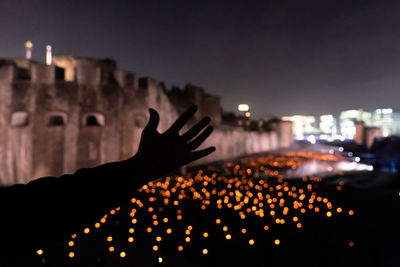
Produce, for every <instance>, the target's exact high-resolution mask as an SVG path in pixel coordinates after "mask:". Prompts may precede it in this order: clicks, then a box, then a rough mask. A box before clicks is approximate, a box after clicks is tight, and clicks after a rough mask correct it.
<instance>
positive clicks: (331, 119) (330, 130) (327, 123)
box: [319, 114, 337, 136]
mask: <svg viewBox="0 0 400 267" xmlns="http://www.w3.org/2000/svg"><path fill="white" fill-rule="evenodd" d="M319 120H320V123H319V129H320V130H321V132H322V133H323V134H326V135H331V136H334V135H336V134H337V122H336V118H335V116H333V115H330V114H329V115H321V116H320V117H319Z"/></svg>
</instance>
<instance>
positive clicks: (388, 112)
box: [371, 108, 400, 137]
mask: <svg viewBox="0 0 400 267" xmlns="http://www.w3.org/2000/svg"><path fill="white" fill-rule="evenodd" d="M371 124H372V126H375V127H379V128H381V130H382V135H383V136H385V137H386V136H389V135H400V112H399V111H395V110H393V109H391V108H378V109H375V110H374V111H373V112H372V119H371Z"/></svg>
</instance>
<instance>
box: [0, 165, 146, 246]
mask: <svg viewBox="0 0 400 267" xmlns="http://www.w3.org/2000/svg"><path fill="white" fill-rule="evenodd" d="M146 178H147V177H146V174H145V171H144V170H143V168H141V166H140V163H138V161H137V160H136V159H135V157H133V158H132V159H130V160H129V161H121V162H114V163H108V164H104V165H101V166H98V167H96V168H90V169H80V170H78V171H77V172H76V173H75V174H73V175H63V176H61V177H59V178H54V177H46V178H40V179H37V180H34V181H32V182H30V183H28V184H27V185H15V186H12V187H9V188H3V189H2V191H1V194H2V195H1V196H0V198H1V200H2V203H1V205H2V206H3V207H4V208H3V216H4V217H3V216H2V220H5V222H6V223H4V222H3V223H0V226H2V227H1V228H2V229H0V231H1V232H3V231H7V232H6V235H7V238H6V239H3V241H0V242H7V243H8V244H4V243H3V244H1V246H2V247H8V248H9V249H11V250H12V249H13V247H14V246H15V248H17V247H18V248H19V251H21V245H22V244H24V245H25V249H32V250H33V249H35V248H34V247H35V246H38V247H43V246H46V245H48V244H51V243H52V242H55V241H57V240H62V239H63V238H65V237H67V235H69V234H71V233H73V232H75V231H79V230H81V229H82V227H84V226H90V225H91V224H92V223H94V222H95V221H96V220H97V219H99V218H100V217H101V216H103V215H104V214H105V213H106V212H107V211H109V210H110V209H112V208H115V207H117V206H119V205H120V204H121V202H123V201H125V200H127V199H128V198H129V197H130V196H131V195H132V193H134V192H135V191H136V190H137V189H138V188H140V187H141V186H142V185H143V184H144V183H145V181H148V180H146ZM147 179H148V178H147ZM4 203H7V205H6V206H4ZM6 240H7V241H6ZM22 249H23V248H22Z"/></svg>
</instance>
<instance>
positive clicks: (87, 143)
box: [0, 56, 279, 185]
mask: <svg viewBox="0 0 400 267" xmlns="http://www.w3.org/2000/svg"><path fill="white" fill-rule="evenodd" d="M193 104H195V105H197V106H198V107H199V110H198V112H197V113H196V117H195V118H194V120H192V121H191V122H190V123H192V124H193V123H195V122H196V121H197V120H199V119H200V118H202V117H204V116H210V117H211V119H212V123H213V125H214V126H216V127H217V130H216V131H215V134H213V136H212V137H211V138H210V139H209V141H207V142H209V143H208V144H206V145H215V146H216V147H217V152H216V153H214V154H213V155H212V156H210V157H208V158H207V159H203V163H204V162H205V161H206V160H221V159H226V158H229V157H234V156H239V155H242V154H247V153H254V152H260V151H263V150H264V151H265V150H268V149H273V148H276V147H277V145H278V142H279V140H278V139H277V136H276V133H271V134H269V133H263V134H258V133H254V132H253V133H251V134H250V133H249V132H246V131H244V130H243V129H241V128H237V127H236V128H232V129H230V128H229V129H228V128H226V127H225V128H224V127H221V126H220V124H221V110H222V109H221V105H220V98H219V97H218V96H214V95H211V94H208V93H206V92H205V91H204V90H203V89H202V88H200V87H196V86H193V85H188V86H186V87H185V88H184V89H179V88H175V89H172V90H170V91H168V90H166V88H165V86H164V84H163V83H159V82H158V81H157V80H156V79H154V78H150V77H139V76H138V75H137V74H136V73H133V72H128V71H124V70H119V69H118V68H117V64H116V62H115V61H114V60H112V59H92V58H81V57H73V56H57V57H52V61H51V64H49V65H47V64H45V63H42V62H38V61H34V60H30V59H2V60H0V185H1V184H13V183H25V182H27V181H28V180H29V179H32V178H35V177H40V176H47V175H55V176H57V175H61V174H62V173H71V172H74V171H75V170H76V169H78V168H83V167H92V166H96V165H99V164H102V163H105V162H110V161H116V160H121V159H126V158H129V157H131V156H132V155H133V154H134V153H135V152H136V150H137V147H138V145H139V141H140V136H141V132H142V130H143V127H144V126H145V125H146V123H147V120H148V116H149V113H148V109H149V108H150V107H151V108H154V109H156V110H158V111H159V113H160V116H161V120H160V124H159V127H158V129H159V131H160V132H163V131H165V130H166V129H167V128H168V127H169V126H170V125H171V124H172V123H173V121H174V120H175V119H176V118H177V116H178V114H179V113H181V112H183V111H184V110H185V109H186V108H187V107H189V106H191V105H193ZM250 137H251V138H250ZM249 138H250V139H249Z"/></svg>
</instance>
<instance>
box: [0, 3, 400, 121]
mask: <svg viewBox="0 0 400 267" xmlns="http://www.w3.org/2000/svg"><path fill="white" fill-rule="evenodd" d="M0 9H1V11H0V18H1V22H2V23H1V26H0V35H1V36H7V38H4V39H3V42H1V43H0V51H1V54H0V57H2V58H4V57H11V58H13V57H23V56H24V47H23V44H24V42H25V41H26V40H31V41H32V42H33V43H34V48H33V59H38V60H41V61H44V60H45V53H46V49H45V46H46V45H47V44H50V45H52V47H53V51H54V54H55V55H65V54H71V55H77V56H89V57H95V58H104V57H111V58H114V59H115V60H116V61H118V62H119V67H120V68H122V69H126V70H130V71H135V72H137V73H138V74H139V75H141V76H151V77H155V78H156V79H158V80H159V81H163V82H165V83H166V84H167V86H172V85H177V86H180V87H182V86H184V85H185V84H186V83H191V84H195V85H198V86H200V87H204V88H205V90H206V91H207V92H210V93H212V94H216V95H221V96H222V104H223V107H224V109H225V111H235V110H236V108H237V105H238V104H241V103H247V104H249V105H250V107H251V111H252V113H253V114H254V115H255V116H254V117H255V118H256V119H259V118H262V117H264V116H278V117H280V116H284V115H291V114H338V113H339V112H340V111H341V110H346V109H353V108H362V109H364V110H372V109H375V108H378V107H392V108H398V106H399V105H398V99H399V93H398V92H397V84H398V82H399V79H400V78H398V77H399V75H398V74H399V73H398V69H399V68H398V65H399V63H398V62H400V60H399V59H400V53H399V51H400V50H399V48H398V47H400V46H399V41H400V39H399V37H398V36H397V34H396V29H397V28H398V27H399V26H400V21H399V20H398V19H396V16H397V15H396V14H397V13H398V11H399V10H400V3H395V2H391V1H388V2H385V3H383V2H380V3H377V2H374V1H352V2H351V3H348V1H334V2H330V3H324V4H321V3H318V2H316V1H304V2H302V3H299V2H294V1H288V2H285V3H281V2H279V3H274V2H254V3H252V4H251V5H246V6H243V5H241V4H240V2H231V1H230V2H229V4H227V2H224V1H221V2H218V3H214V2H207V1H206V2H202V3H192V2H191V3H184V2H179V1H172V2H168V3H158V2H152V1H150V2H146V3H132V2H129V3H128V2H121V3H119V4H118V5H116V4H113V3H107V2H101V1H100V2H96V4H95V5H94V4H93V3H92V2H84V3H79V4H78V3H77V2H66V1H57V2H46V1H37V2H34V3H33V2H28V1H21V2H18V4H16V2H15V1H3V2H2V3H1V4H0ZM21 18H23V19H21Z"/></svg>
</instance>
